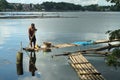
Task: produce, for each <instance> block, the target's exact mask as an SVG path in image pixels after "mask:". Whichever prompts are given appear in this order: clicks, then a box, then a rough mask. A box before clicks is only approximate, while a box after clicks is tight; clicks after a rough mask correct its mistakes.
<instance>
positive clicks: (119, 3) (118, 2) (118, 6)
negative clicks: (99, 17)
mask: <svg viewBox="0 0 120 80" xmlns="http://www.w3.org/2000/svg"><path fill="white" fill-rule="evenodd" d="M106 1H108V2H111V3H115V5H114V6H112V8H111V10H113V11H120V0H106Z"/></svg>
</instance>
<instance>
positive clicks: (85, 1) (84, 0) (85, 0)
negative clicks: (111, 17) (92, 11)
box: [7, 0, 110, 5]
mask: <svg viewBox="0 0 120 80" xmlns="http://www.w3.org/2000/svg"><path fill="white" fill-rule="evenodd" d="M7 1H8V2H10V3H34V4H37V3H39V4H41V3H42V2H46V1H53V2H69V3H75V4H80V5H90V4H99V5H110V3H109V2H107V1H106V0H7Z"/></svg>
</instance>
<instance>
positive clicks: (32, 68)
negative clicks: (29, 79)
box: [29, 51, 37, 76]
mask: <svg viewBox="0 0 120 80" xmlns="http://www.w3.org/2000/svg"><path fill="white" fill-rule="evenodd" d="M35 63H36V54H35V51H34V52H30V59H29V71H30V72H31V74H32V76H35V71H37V68H36V65H35Z"/></svg>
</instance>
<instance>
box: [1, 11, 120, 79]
mask: <svg viewBox="0 0 120 80" xmlns="http://www.w3.org/2000/svg"><path fill="white" fill-rule="evenodd" d="M6 14H7V13H6ZM20 14H21V13H20ZM32 14H41V13H35V12H33V13H32ZM45 14H52V15H54V14H56V13H54V12H52V13H49V12H46V13H45ZM57 14H59V15H60V16H72V17H76V18H41V19H40V18H36V19H0V80H79V78H78V76H77V75H76V73H75V71H74V70H73V69H72V68H71V66H70V65H69V63H68V62H69V60H68V58H67V57H64V56H62V57H54V58H51V55H54V54H61V53H63V52H66V51H76V50H79V49H83V48H88V47H91V46H81V47H70V48H63V49H53V50H52V52H49V53H47V52H43V51H40V52H36V53H35V54H36V63H35V66H36V68H37V71H36V72H35V76H32V75H31V72H30V71H29V61H30V58H29V56H30V53H27V52H24V51H23V74H22V75H18V74H17V70H18V68H17V66H16V53H17V52H18V51H19V50H20V42H22V46H23V47H26V46H28V45H29V40H28V32H27V29H28V27H29V26H30V24H31V23H35V24H36V28H37V29H38V31H37V33H36V36H37V43H38V44H39V45H42V43H43V42H45V41H49V42H52V43H53V44H59V43H72V42H75V41H83V40H98V39H107V35H105V32H106V31H107V30H115V29H119V28H120V13H119V12H59V13H57ZM92 47H94V46H92ZM87 59H88V60H89V61H90V62H92V64H93V65H94V66H95V67H96V68H97V70H98V71H99V72H101V73H102V74H103V76H104V77H105V78H106V80H119V79H120V76H119V74H120V69H119V68H118V70H115V69H114V68H112V67H108V66H107V65H106V64H105V62H104V58H103V57H87Z"/></svg>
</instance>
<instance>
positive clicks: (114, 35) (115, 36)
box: [106, 29, 120, 40]
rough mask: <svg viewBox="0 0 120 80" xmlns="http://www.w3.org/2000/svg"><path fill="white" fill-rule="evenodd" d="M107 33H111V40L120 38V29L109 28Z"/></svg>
mask: <svg viewBox="0 0 120 80" xmlns="http://www.w3.org/2000/svg"><path fill="white" fill-rule="evenodd" d="M106 34H109V40H114V39H120V29H118V30H114V31H112V30H109V31H107V32H106Z"/></svg>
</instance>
